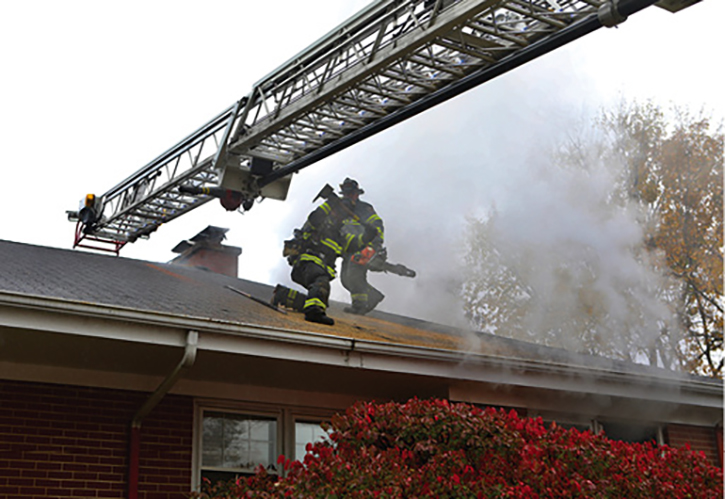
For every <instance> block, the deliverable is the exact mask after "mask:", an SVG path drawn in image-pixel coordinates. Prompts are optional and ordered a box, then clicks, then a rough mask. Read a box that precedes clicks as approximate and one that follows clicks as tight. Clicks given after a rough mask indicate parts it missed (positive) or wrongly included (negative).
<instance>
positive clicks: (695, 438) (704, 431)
mask: <svg viewBox="0 0 725 499" xmlns="http://www.w3.org/2000/svg"><path fill="white" fill-rule="evenodd" d="M717 438H718V432H717V431H716V428H708V427H705V426H690V425H680V424H671V425H668V426H667V428H665V443H666V444H668V445H671V446H672V447H684V446H685V444H690V447H691V448H692V449H693V450H697V451H702V452H704V453H705V456H707V459H708V460H709V461H710V462H711V463H712V464H714V465H715V466H722V458H723V456H722V454H721V451H720V449H719V448H718V447H719V446H718V442H717ZM720 438H722V435H721V434H720ZM720 448H721V447H720Z"/></svg>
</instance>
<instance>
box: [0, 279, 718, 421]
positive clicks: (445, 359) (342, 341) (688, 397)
mask: <svg viewBox="0 0 725 499" xmlns="http://www.w3.org/2000/svg"><path fill="white" fill-rule="evenodd" d="M0 307H1V308H2V313H0V325H2V326H9V327H20V328H26V329H28V328H32V329H38V330H43V331H49V332H59V333H67V334H75V335H86V336H94V337H100V338H106V339H116V340H123V341H136V342H141V343H148V344H153V345H169V346H179V347H183V346H184V338H185V334H186V331H188V330H196V331H199V332H200V333H201V334H200V337H199V350H201V351H204V350H208V351H217V352H226V353H236V354H240V355H253V356H260V357H268V358H275V359H283V360H294V361H302V362H313V363H320V364H327V365H333V366H341V367H352V368H361V369H369V370H377V371H388V372H399V373H407V374H416V375H421V376H434V377H439V378H446V379H451V380H461V381H474V382H481V383H488V384H501V385H520V386H526V387H533V388H541V389H551V390H559V391H570V392H574V393H577V392H579V393H597V394H600V395H605V396H607V395H608V396H618V397H628V398H638V399H644V400H663V399H664V400H666V401H668V402H673V403H684V404H694V405H700V406H706V407H722V404H723V387H722V384H721V383H717V382H715V381H709V380H704V379H703V380H700V379H697V378H688V377H680V376H677V375H673V376H670V377H660V376H655V375H649V374H645V373H625V372H621V371H615V370H607V369H604V368H601V367H592V366H573V365H567V364H562V363H555V362H548V361H545V360H531V359H521V358H513V357H494V356H490V355H485V354H480V353H472V352H460V351H452V350H444V349H435V348H428V347H421V346H412V345H393V344H390V343H383V342H376V341H370V340H355V339H349V338H341V337H335V336H330V335H324V334H320V333H312V332H307V331H296V330H286V329H279V328H270V327H264V326H256V325H249V324H240V323H231V322H225V321H214V320H210V319H205V318H195V317H187V316H180V315H172V314H163V313H158V312H150V311H141V310H136V309H128V308H123V307H113V306H106V305H98V304H91V303H85V302H76V301H70V300H63V299H58V298H48V297H40V296H29V295H22V294H13V293H0ZM28 310H33V313H32V314H28V313H27V311H28ZM24 311H25V313H24ZM663 374H666V372H665V371H663Z"/></svg>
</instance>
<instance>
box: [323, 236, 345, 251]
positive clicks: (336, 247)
mask: <svg viewBox="0 0 725 499" xmlns="http://www.w3.org/2000/svg"><path fill="white" fill-rule="evenodd" d="M320 242H321V243H322V244H324V245H325V246H327V247H328V248H330V249H331V250H332V251H334V252H335V254H336V255H339V254H340V253H342V248H341V247H340V245H339V244H337V241H334V240H333V239H329V238H325V239H323V240H322V241H320Z"/></svg>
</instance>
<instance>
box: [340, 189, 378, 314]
mask: <svg viewBox="0 0 725 499" xmlns="http://www.w3.org/2000/svg"><path fill="white" fill-rule="evenodd" d="M364 193H365V191H363V190H362V189H361V188H360V186H359V185H358V183H357V181H355V180H353V179H351V178H346V179H345V180H344V181H343V183H342V184H340V194H341V195H342V204H343V205H344V206H345V210H344V211H345V219H344V220H343V222H342V234H343V236H345V237H349V236H352V237H359V236H361V235H362V234H364V233H365V232H366V230H367V231H370V230H371V229H372V230H374V237H373V238H372V239H369V242H368V243H367V244H366V245H364V246H362V247H354V246H347V247H346V250H345V251H343V253H342V270H341V272H340V278H341V281H342V285H343V287H344V288H345V289H346V290H347V291H349V292H350V298H351V301H352V305H351V306H350V307H346V308H345V312H349V313H353V314H361V315H364V314H367V313H368V312H370V311H371V310H373V309H374V308H375V307H376V306H377V305H378V303H380V302H381V301H383V298H385V295H383V294H382V293H381V292H380V291H378V290H377V289H375V288H374V287H373V286H371V285H370V284H369V283H368V280H367V273H368V270H369V268H368V263H370V261H371V259H372V258H374V257H375V256H376V254H381V255H382V253H381V252H384V251H385V250H384V248H383V243H384V240H385V231H384V228H383V220H382V219H381V218H380V217H379V216H378V214H377V213H376V212H375V208H373V206H372V205H371V204H370V203H366V202H365V201H361V200H360V195H361V194H364Z"/></svg>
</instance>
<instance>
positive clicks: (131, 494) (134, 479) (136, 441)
mask: <svg viewBox="0 0 725 499" xmlns="http://www.w3.org/2000/svg"><path fill="white" fill-rule="evenodd" d="M198 342H199V333H198V332H197V331H189V332H188V333H187V335H186V348H185V349H184V357H183V358H182V359H181V362H179V364H178V365H177V366H176V367H175V368H174V370H173V371H171V372H170V373H169V375H168V376H166V379H165V380H164V381H163V382H162V383H161V384H160V385H159V387H158V388H157V389H156V391H155V392H154V393H152V394H151V396H150V397H149V398H148V399H146V402H145V403H144V404H143V405H142V406H141V408H140V409H139V410H138V411H137V412H136V415H135V416H134V417H133V420H132V421H131V445H130V450H129V454H130V455H129V459H128V499H138V468H139V454H140V450H141V423H142V422H143V419H144V418H145V417H146V416H148V414H149V413H150V412H151V411H152V410H153V408H154V407H156V406H157V405H158V403H159V402H161V399H162V398H164V396H165V395H166V394H167V393H168V392H169V390H171V388H172V387H173V386H174V385H175V384H176V382H177V381H178V380H179V378H180V377H181V376H182V375H183V374H184V372H186V371H187V370H189V368H190V367H191V366H192V365H194V361H195V360H196V347H197V344H198Z"/></svg>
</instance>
